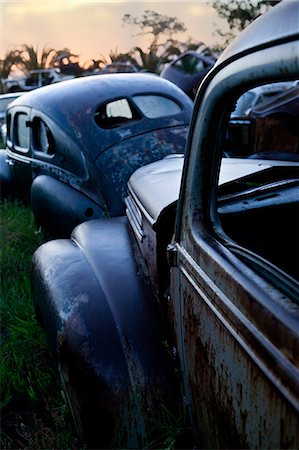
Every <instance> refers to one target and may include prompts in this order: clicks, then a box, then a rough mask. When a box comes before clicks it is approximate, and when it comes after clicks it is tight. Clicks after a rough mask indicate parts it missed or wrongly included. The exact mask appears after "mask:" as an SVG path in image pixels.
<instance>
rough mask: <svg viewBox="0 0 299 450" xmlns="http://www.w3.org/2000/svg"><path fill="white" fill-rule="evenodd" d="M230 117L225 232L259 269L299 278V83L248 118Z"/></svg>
mask: <svg viewBox="0 0 299 450" xmlns="http://www.w3.org/2000/svg"><path fill="white" fill-rule="evenodd" d="M227 117H228V118H227V119H226V120H225V122H224V127H223V131H222V132H221V133H220V136H221V137H220V145H221V147H222V148H223V150H224V156H225V157H226V158H224V159H223V161H222V168H221V176H220V181H219V184H220V186H219V188H218V194H217V205H218V209H217V216H218V220H219V222H218V223H220V224H221V227H222V231H221V232H224V233H225V236H226V237H228V238H229V240H231V241H230V242H233V243H235V244H237V245H238V246H240V247H242V248H243V249H245V250H246V251H248V252H250V254H251V256H250V257H249V256H248V255H249V253H248V254H247V256H246V257H245V256H244V254H245V253H244V252H243V251H240V255H243V256H242V257H243V258H245V260H246V261H247V262H250V264H251V265H253V266H254V267H255V268H256V269H257V270H258V271H259V272H263V271H264V270H265V272H267V271H268V272H271V270H272V269H270V267H275V268H276V269H277V270H279V271H283V273H285V274H287V276H291V277H292V278H294V279H298V278H299V264H298V255H299V233H298V230H299V215H298V211H299V139H298V136H299V121H298V117H299V88H298V86H297V87H296V86H294V85H293V87H291V88H289V89H286V90H285V91H284V92H280V93H279V94H278V95H276V96H273V97H272V98H271V100H270V101H269V100H268V101H267V102H264V103H260V104H257V105H256V106H254V107H252V108H251V110H250V113H249V114H248V116H247V117H245V118H244V120H235V119H234V118H233V117H232V114H231V113H229V112H228V116H227ZM227 157H228V158H227ZM254 261H255V262H254ZM258 261H259V263H258ZM261 261H264V262H263V263H261ZM278 278H279V277H278Z"/></svg>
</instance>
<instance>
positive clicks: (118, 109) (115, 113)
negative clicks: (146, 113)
mask: <svg viewBox="0 0 299 450" xmlns="http://www.w3.org/2000/svg"><path fill="white" fill-rule="evenodd" d="M106 116H107V117H124V118H126V119H132V117H133V114H132V111H131V108H130V106H129V103H128V101H127V100H126V99H122V100H116V101H115V102H112V103H108V105H106Z"/></svg>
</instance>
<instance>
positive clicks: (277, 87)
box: [231, 81, 294, 117]
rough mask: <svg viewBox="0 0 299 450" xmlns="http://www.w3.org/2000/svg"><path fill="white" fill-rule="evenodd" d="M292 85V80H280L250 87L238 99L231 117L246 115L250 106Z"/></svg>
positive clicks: (260, 102)
mask: <svg viewBox="0 0 299 450" xmlns="http://www.w3.org/2000/svg"><path fill="white" fill-rule="evenodd" d="M293 86H294V82H290V81H282V82H280V83H270V84H265V85H263V86H258V87H256V88H254V89H250V90H249V91H247V92H245V93H244V94H243V95H241V97H240V98H239V99H238V101H237V104H236V108H235V110H234V111H233V112H232V114H231V117H244V116H248V115H249V114H250V111H251V109H252V108H254V107H255V106H258V105H260V104H262V103H265V102H268V101H269V100H271V99H272V98H273V97H275V96H276V95H279V94H281V93H282V92H284V91H285V90H286V89H290V88H291V87H293Z"/></svg>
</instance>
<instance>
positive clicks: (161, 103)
mask: <svg viewBox="0 0 299 450" xmlns="http://www.w3.org/2000/svg"><path fill="white" fill-rule="evenodd" d="M133 100H134V102H135V103H136V105H137V106H138V108H139V109H140V110H141V112H142V113H143V114H144V115H145V116H146V117H148V118H149V119H156V118H158V117H165V116H171V115H174V114H178V113H179V112H181V107H180V106H179V105H178V104H177V103H176V102H174V101H173V100H171V99H170V98H167V97H162V96H161V95H136V96H134V97H133Z"/></svg>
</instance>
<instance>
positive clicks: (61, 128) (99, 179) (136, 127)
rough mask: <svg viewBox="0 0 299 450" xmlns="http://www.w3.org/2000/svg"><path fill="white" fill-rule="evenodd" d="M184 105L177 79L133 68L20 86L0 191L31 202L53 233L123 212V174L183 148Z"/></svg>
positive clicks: (187, 113) (187, 105)
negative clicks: (32, 87)
mask: <svg viewBox="0 0 299 450" xmlns="http://www.w3.org/2000/svg"><path fill="white" fill-rule="evenodd" d="M192 106H193V103H192V101H191V100H190V99H189V98H188V96H187V95H186V94H185V93H184V92H183V91H181V90H180V89H179V88H178V87H177V86H175V85H173V84H172V83H170V82H168V81H166V80H162V79H161V78H159V77H157V76H154V75H149V74H141V73H132V74H131V73H130V74H123V73H122V74H113V75H101V76H99V75H95V76H90V77H83V78H77V79H74V80H69V81H64V82H60V83H57V84H54V85H51V86H46V87H43V88H40V89H36V90H34V91H32V92H30V93H27V94H26V95H24V96H22V97H20V98H19V99H17V100H16V101H15V102H14V104H13V106H12V107H11V108H9V109H8V112H7V143H6V152H4V153H2V155H1V156H0V161H1V163H0V172H1V174H0V181H1V185H2V186H1V187H2V189H1V191H2V193H3V194H4V193H6V192H7V193H10V194H11V195H12V196H14V197H17V198H20V199H22V200H24V201H31V206H32V209H33V212H34V215H35V219H36V222H37V224H38V225H40V226H42V227H43V228H45V229H46V230H47V231H48V232H49V233H50V234H51V235H53V236H69V234H70V232H71V231H72V229H73V228H74V226H75V225H77V224H78V223H81V222H83V221H85V220H90V219H94V218H99V217H105V216H119V215H121V214H124V211H125V209H124V202H123V199H124V196H125V192H126V183H127V181H128V178H129V176H130V175H131V174H132V173H133V172H134V171H135V170H136V169H137V168H138V167H140V166H141V165H143V164H147V163H149V162H152V161H155V160H157V159H160V158H161V157H163V156H165V155H166V154H168V153H176V152H178V153H181V152H183V151H184V148H185V143H186V136H187V132H188V125H189V121H190V117H191V112H192Z"/></svg>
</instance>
